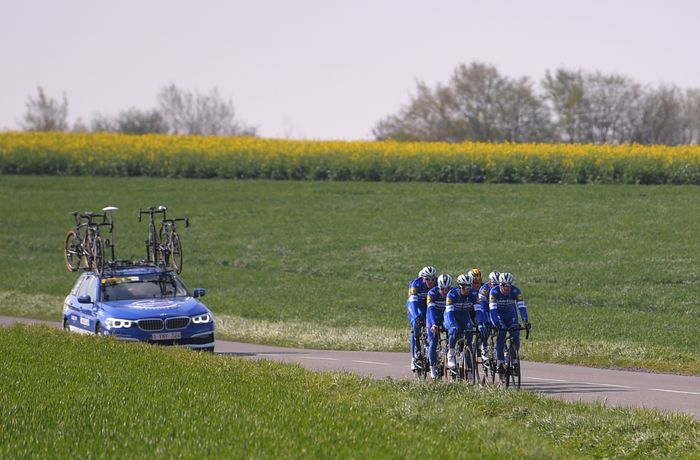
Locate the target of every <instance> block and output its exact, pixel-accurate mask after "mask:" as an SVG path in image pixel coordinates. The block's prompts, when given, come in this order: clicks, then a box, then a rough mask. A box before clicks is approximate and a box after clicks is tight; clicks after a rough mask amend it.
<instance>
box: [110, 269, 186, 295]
mask: <svg viewBox="0 0 700 460" xmlns="http://www.w3.org/2000/svg"><path fill="white" fill-rule="evenodd" d="M188 295H189V292H188V291H187V288H186V287H185V286H184V284H183V283H182V282H181V281H180V280H179V279H178V278H175V277H174V276H171V275H169V274H164V273H153V274H148V275H136V276H122V277H111V278H106V279H104V280H103V281H102V293H101V300H103V301H113V300H140V299H160V298H168V297H183V296H188Z"/></svg>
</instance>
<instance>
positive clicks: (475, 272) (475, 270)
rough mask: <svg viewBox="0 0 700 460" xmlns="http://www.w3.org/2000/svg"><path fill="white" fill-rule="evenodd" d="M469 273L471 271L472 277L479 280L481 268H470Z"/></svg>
mask: <svg viewBox="0 0 700 460" xmlns="http://www.w3.org/2000/svg"><path fill="white" fill-rule="evenodd" d="M469 273H471V274H472V275H473V276H474V279H477V280H479V281H481V270H479V269H478V268H472V269H471V270H469Z"/></svg>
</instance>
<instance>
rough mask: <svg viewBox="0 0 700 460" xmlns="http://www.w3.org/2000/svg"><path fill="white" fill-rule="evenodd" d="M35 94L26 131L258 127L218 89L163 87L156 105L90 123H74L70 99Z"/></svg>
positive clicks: (213, 131) (246, 131) (244, 132)
mask: <svg viewBox="0 0 700 460" xmlns="http://www.w3.org/2000/svg"><path fill="white" fill-rule="evenodd" d="M37 90H38V91H37V93H38V94H37V96H36V97H31V96H29V97H28V100H27V104H26V111H25V113H24V116H23V118H22V121H21V122H20V126H21V127H22V129H23V130H25V131H77V132H85V131H92V132H98V131H102V132H104V131H107V132H120V133H126V134H147V133H168V134H191V135H222V136H255V135H256V133H257V128H255V127H253V126H248V125H246V124H245V123H243V122H241V121H240V120H238V118H237V117H236V110H235V108H234V105H233V102H232V101H231V100H226V99H224V98H223V97H222V96H221V95H220V94H219V91H218V89H216V88H214V89H212V90H211V91H209V93H205V94H202V93H199V92H198V91H189V90H185V89H181V88H178V87H177V86H175V85H174V84H172V83H171V84H170V85H168V86H165V87H163V88H162V89H161V90H160V91H159V92H158V96H157V107H156V108H154V109H150V110H141V109H137V108H135V107H131V108H129V109H127V110H124V111H122V112H121V113H119V114H118V115H116V116H109V115H104V114H100V113H98V114H95V115H93V116H92V118H91V119H90V121H89V122H88V123H85V122H83V121H82V120H80V119H79V120H78V121H77V122H76V123H75V124H74V125H73V126H72V127H71V126H70V124H69V122H68V99H67V98H66V95H65V93H64V94H63V98H62V100H60V101H59V100H57V99H54V98H51V97H48V96H47V95H46V93H45V92H44V90H43V88H42V87H41V86H39V87H38V88H37Z"/></svg>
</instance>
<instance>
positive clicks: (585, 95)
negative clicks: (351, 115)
mask: <svg viewBox="0 0 700 460" xmlns="http://www.w3.org/2000/svg"><path fill="white" fill-rule="evenodd" d="M20 125H21V127H22V129H24V130H26V131H71V130H72V131H93V132H96V131H109V132H121V133H128V134H145V133H169V134H191V135H232V136H256V135H257V128H256V127H253V126H249V125H247V124H245V123H243V122H242V121H240V120H239V119H238V117H237V116H236V111H235V108H234V105H233V102H232V101H231V100H226V99H224V98H223V97H222V96H221V95H220V94H219V91H218V90H217V89H216V88H215V89H213V90H211V91H210V92H209V93H204V94H202V93H199V92H198V91H188V90H184V89H181V88H178V87H177V86H175V85H174V84H170V85H168V86H165V87H163V88H162V89H161V90H160V91H159V92H158V95H157V106H156V107H155V108H153V109H150V110H141V109H137V108H135V107H132V108H129V109H127V110H125V111H123V112H121V113H119V114H118V115H116V116H108V115H103V114H96V115H94V116H93V117H92V118H91V120H90V121H89V122H87V123H85V122H83V121H82V120H80V119H79V120H78V121H77V122H76V123H75V124H74V125H73V126H70V124H69V123H68V100H67V98H66V95H65V94H63V98H62V100H57V99H53V98H51V97H48V96H47V95H46V94H45V93H44V90H43V89H42V88H41V87H38V95H37V96H36V97H31V96H30V97H29V98H28V101H27V104H26V112H25V114H24V116H23V119H22V122H21V123H20ZM372 133H373V135H374V137H375V138H376V139H377V140H385V139H393V140H397V141H443V142H451V143H456V142H463V141H476V142H546V143H577V144H588V143H592V144H624V143H637V144H665V145H679V144H698V143H700V89H697V88H690V89H681V88H679V87H677V86H675V85H668V84H660V85H658V86H656V87H652V86H649V85H646V86H643V85H641V84H639V83H637V82H635V81H634V80H632V79H630V78H628V77H625V76H620V75H606V74H603V73H601V72H587V71H583V70H569V69H557V70H555V71H553V72H550V71H549V70H548V71H547V72H546V73H545V76H544V78H543V79H542V81H541V82H540V84H539V85H535V83H534V82H533V81H532V80H531V79H530V78H529V77H520V78H511V77H508V76H506V75H502V74H501V73H500V72H499V71H498V69H497V68H496V67H494V66H493V65H489V64H484V63H480V62H474V63H471V64H460V65H458V66H457V67H456V69H455V70H454V71H453V73H452V76H451V78H450V79H449V81H448V82H447V83H438V84H436V85H435V87H434V88H431V87H429V86H428V85H426V84H425V83H423V82H420V81H419V82H417V85H416V90H415V93H414V94H412V95H411V96H410V100H409V101H408V103H406V104H405V105H404V106H402V107H401V108H400V110H399V111H398V113H396V114H393V115H389V116H387V117H386V118H385V119H383V120H381V121H379V122H378V123H376V124H375V126H374V127H373V128H372Z"/></svg>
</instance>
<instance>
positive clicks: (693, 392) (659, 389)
mask: <svg viewBox="0 0 700 460" xmlns="http://www.w3.org/2000/svg"><path fill="white" fill-rule="evenodd" d="M649 391H663V392H666V393H681V394H684V395H700V393H697V392H695V391H679V390H664V389H663V388H649Z"/></svg>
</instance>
